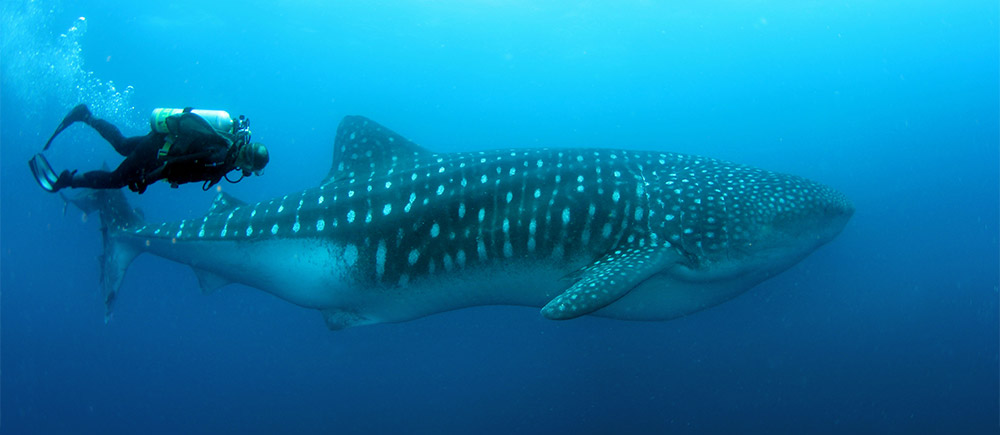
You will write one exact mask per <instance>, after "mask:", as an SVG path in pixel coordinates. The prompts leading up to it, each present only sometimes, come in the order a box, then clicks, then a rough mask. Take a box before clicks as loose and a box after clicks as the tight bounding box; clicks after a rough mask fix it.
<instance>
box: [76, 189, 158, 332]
mask: <svg viewBox="0 0 1000 435" xmlns="http://www.w3.org/2000/svg"><path fill="white" fill-rule="evenodd" d="M63 199H64V200H66V201H67V202H69V203H71V204H73V205H75V206H76V207H77V208H79V209H80V210H83V212H84V213H88V214H89V213H91V212H94V211H97V212H98V213H99V214H100V217H101V234H102V237H103V239H104V253H103V254H102V255H101V259H100V261H101V291H102V292H103V294H104V305H105V307H106V308H107V312H106V313H105V318H104V320H105V321H108V320H110V318H111V309H112V307H113V306H114V302H115V299H116V297H117V296H118V289H119V287H121V284H122V279H123V278H124V277H125V270H126V269H128V266H129V265H130V264H132V260H134V259H135V257H136V256H138V255H139V254H140V253H142V246H140V245H138V244H137V243H135V242H131V241H128V240H127V239H125V238H122V237H121V234H122V232H123V230H126V229H128V228H136V227H139V226H142V225H143V218H142V214H141V212H140V211H139V210H137V209H134V208H132V206H131V205H130V204H129V203H128V200H127V199H125V194H124V193H122V191H121V190H120V189H102V190H90V189H87V190H84V191H83V193H81V194H76V195H73V196H69V195H63Z"/></svg>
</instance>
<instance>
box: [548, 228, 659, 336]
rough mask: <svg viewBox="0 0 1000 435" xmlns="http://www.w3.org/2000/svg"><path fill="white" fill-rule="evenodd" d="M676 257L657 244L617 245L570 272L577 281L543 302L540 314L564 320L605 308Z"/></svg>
mask: <svg viewBox="0 0 1000 435" xmlns="http://www.w3.org/2000/svg"><path fill="white" fill-rule="evenodd" d="M676 257H677V254H676V251H674V250H672V249H669V248H664V247H663V246H658V245H656V244H651V245H646V246H638V245H634V246H630V247H619V248H617V249H615V250H613V251H611V252H610V253H608V254H607V255H605V256H604V257H603V258H601V259H600V260H597V261H595V262H594V263H593V264H590V265H588V266H586V267H584V268H583V269H581V270H579V271H577V272H575V273H573V274H571V276H572V277H573V278H579V280H578V281H576V282H575V283H574V284H573V285H572V286H570V288H568V289H566V291H564V292H563V293H562V294H560V295H559V296H556V297H555V298H553V299H552V300H551V301H549V303H547V304H545V306H544V307H542V315H543V316H545V317H547V318H549V319H553V320H565V319H573V318H576V317H580V316H582V315H585V314H590V313H592V312H594V311H597V310H599V309H601V308H604V307H606V306H607V305H609V304H611V303H612V302H614V301H616V300H618V299H619V298H621V297H622V296H625V294H626V293H628V292H629V290H632V289H633V288H634V287H635V286H637V285H639V284H641V283H642V282H643V281H645V280H647V279H649V277H651V276H653V275H654V274H656V273H657V272H659V271H661V270H663V269H664V267H666V266H668V265H669V262H671V261H675V260H676Z"/></svg>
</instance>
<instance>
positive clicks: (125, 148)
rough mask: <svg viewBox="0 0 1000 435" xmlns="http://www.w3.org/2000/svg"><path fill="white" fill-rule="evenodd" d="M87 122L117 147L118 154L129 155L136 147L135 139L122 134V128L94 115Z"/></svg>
mask: <svg viewBox="0 0 1000 435" xmlns="http://www.w3.org/2000/svg"><path fill="white" fill-rule="evenodd" d="M85 122H86V123H87V125H89V126H90V127H91V128H93V129H94V130H96V131H97V133H98V134H100V135H101V137H103V138H104V140H106V141H108V143H110V144H111V146H113V147H115V151H117V152H118V154H121V155H123V156H127V155H129V154H131V153H132V150H133V149H134V148H135V141H134V140H129V139H126V138H125V136H124V135H122V132H121V130H118V127H115V125H114V124H112V123H110V122H108V121H105V120H103V119H100V118H97V117H93V116H92V117H90V118H89V119H88V120H87V121H85Z"/></svg>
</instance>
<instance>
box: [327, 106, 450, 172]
mask: <svg viewBox="0 0 1000 435" xmlns="http://www.w3.org/2000/svg"><path fill="white" fill-rule="evenodd" d="M433 156H434V153H432V152H430V151H428V150H426V149H424V148H422V147H420V145H417V144H415V143H413V142H411V141H409V140H407V139H406V138H405V137H403V136H400V135H399V134H396V133H395V132H393V131H392V130H389V129H388V128H385V127H383V126H381V125H379V124H378V123H376V122H375V121H372V120H370V119H368V118H365V117H362V116H346V117H344V119H343V120H342V121H340V126H339V127H337V139H336V141H335V142H334V144H333V165H332V166H331V167H330V173H328V174H327V175H326V178H324V179H323V182H322V183H320V184H327V183H330V182H335V181H339V180H344V179H349V178H359V179H360V178H364V179H368V178H373V177H377V176H383V175H387V174H390V173H392V171H394V170H395V169H396V168H397V167H405V168H406V169H412V168H413V167H414V166H416V165H418V164H419V163H420V162H422V161H426V160H428V159H430V158H432V157H433Z"/></svg>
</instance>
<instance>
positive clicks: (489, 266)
mask: <svg viewBox="0 0 1000 435" xmlns="http://www.w3.org/2000/svg"><path fill="white" fill-rule="evenodd" d="M333 147H334V150H333V155H334V159H333V164H332V166H331V169H330V171H329V173H328V174H327V176H326V177H325V178H324V179H323V180H322V182H321V183H320V184H319V185H318V186H316V187H312V188H308V189H305V190H302V191H299V192H295V193H290V194H288V195H284V196H281V197H278V198H274V199H270V200H267V201H262V202H258V203H255V204H248V203H244V202H242V201H240V200H238V199H236V198H234V197H232V196H230V195H228V194H226V193H219V194H218V196H217V197H216V198H215V201H214V202H213V204H212V206H211V207H210V209H209V211H208V213H207V214H205V215H204V216H202V217H198V218H194V219H186V220H182V221H179V222H161V223H151V222H146V221H145V220H144V219H143V218H142V217H141V213H140V212H139V211H138V210H136V209H133V208H132V207H131V206H130V204H129V203H128V201H127V199H126V198H125V196H124V194H123V193H122V192H121V191H120V190H101V191H88V192H87V193H86V194H84V195H80V196H79V197H77V198H72V199H70V200H71V201H72V202H74V203H75V204H76V205H77V206H79V207H80V208H81V209H83V210H84V211H85V212H91V211H97V212H99V214H100V218H101V223H102V225H101V230H102V233H103V242H104V254H103V256H102V259H101V272H102V273H101V286H102V291H103V293H104V298H105V303H106V305H107V309H108V311H107V313H108V315H110V313H111V309H112V306H113V305H114V303H115V301H116V299H117V295H118V292H119V289H120V287H121V284H122V280H123V277H124V276H125V273H126V270H127V268H128V266H129V264H130V263H131V262H132V260H133V259H134V258H135V257H136V256H138V255H139V254H142V253H145V252H148V253H151V254H154V255H157V256H160V257H163V258H166V259H170V260H173V261H176V262H180V263H183V264H187V265H190V266H191V267H192V268H193V269H194V271H195V274H196V276H197V278H198V282H199V285H200V287H201V288H202V290H203V291H205V292H211V291H214V290H215V289H217V288H219V287H222V286H225V285H227V284H230V283H241V284H245V285H247V286H250V287H254V288H257V289H260V290H263V291H265V292H268V293H271V294H273V295H275V296H277V297H279V298H281V299H284V300H286V301H289V302H291V303H294V304H296V305H299V306H302V307H305V308H311V309H316V310H319V311H320V312H321V313H322V314H323V318H324V320H325V321H326V324H327V326H328V327H329V328H331V329H341V328H346V327H352V326H359V325H370V324H378V323H386V322H403V321H409V320H413V319H417V318H420V317H423V316H428V315H431V314H434V313H440V312H445V311H449V310H455V309H460V308H464V307H471V306H479V305H520V306H531V307H537V308H540V309H541V315H542V316H544V317H546V318H549V319H554V320H564V319H573V318H576V317H579V316H584V315H594V316H603V317H609V318H615V319H624V320H668V319H673V318H677V317H680V316H684V315H687V314H690V313H694V312H697V311H699V310H703V309H705V308H708V307H711V306H714V305H717V304H719V303H722V302H724V301H727V300H729V299H732V298H734V297H736V296H737V295H739V294H741V293H743V292H745V291H747V290H748V289H750V288H752V287H753V286H755V285H757V284H759V283H760V282H762V281H764V280H766V279H768V278H769V277H772V276H774V275H775V274H778V273H780V272H782V271H784V270H786V269H788V268H789V267H791V266H792V265H794V264H796V263H797V262H799V261H800V260H801V259H802V258H804V257H805V256H807V255H808V254H810V253H811V252H813V251H814V250H816V249H817V248H818V247H820V246H821V245H823V244H825V243H827V242H829V241H830V240H832V239H833V238H834V237H835V236H836V235H837V234H838V233H840V232H841V230H842V229H843V228H844V226H845V225H846V223H847V222H848V220H849V219H850V217H851V215H852V214H853V212H854V208H853V206H852V205H851V202H850V201H849V200H848V199H847V198H846V197H845V196H844V195H843V194H841V193H840V192H838V191H836V190H834V189H832V188H830V187H827V186H825V185H822V184H819V183H816V182H812V181H809V180H807V179H805V178H802V177H798V176H794V175H785V174H780V173H775V172H770V171H767V170H763V169H757V168H754V167H750V166H745V165H740V164H736V163H730V162H725V161H721V160H716V159H712V158H707V157H700V156H695V155H685V154H676V153H669V152H653V151H642V150H627V149H597V148H531V149H517V148H514V149H504V150H491V151H470V152H450V153H438V152H434V151H431V150H429V149H426V148H424V147H421V146H419V145H417V144H416V143H414V142H411V141H409V140H407V139H406V138H404V137H403V136H401V135H399V134H397V133H395V132H393V131H391V130H389V129H387V128H385V127H383V126H381V125H379V124H377V123H376V122H374V121H371V120H369V119H366V118H364V117H360V116H348V117H345V118H344V119H343V120H342V121H341V123H340V125H339V127H338V128H337V132H336V138H335V140H334V146H333Z"/></svg>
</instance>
